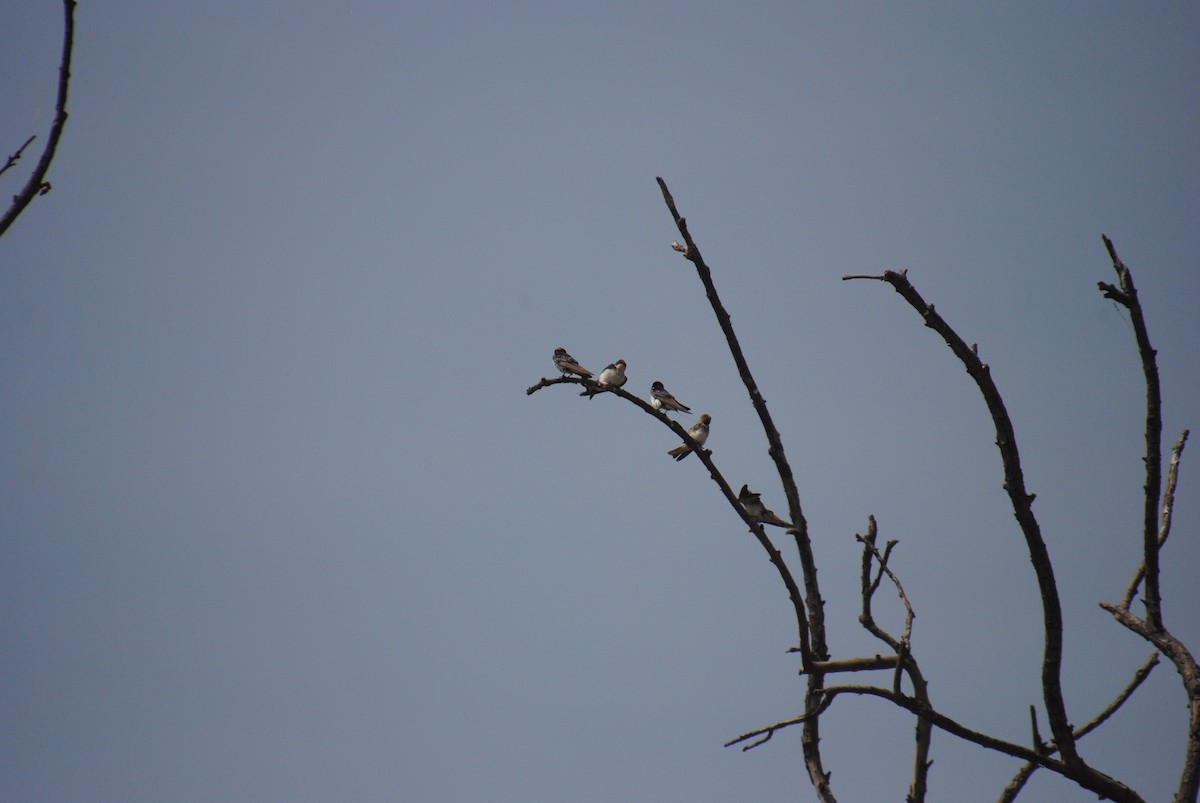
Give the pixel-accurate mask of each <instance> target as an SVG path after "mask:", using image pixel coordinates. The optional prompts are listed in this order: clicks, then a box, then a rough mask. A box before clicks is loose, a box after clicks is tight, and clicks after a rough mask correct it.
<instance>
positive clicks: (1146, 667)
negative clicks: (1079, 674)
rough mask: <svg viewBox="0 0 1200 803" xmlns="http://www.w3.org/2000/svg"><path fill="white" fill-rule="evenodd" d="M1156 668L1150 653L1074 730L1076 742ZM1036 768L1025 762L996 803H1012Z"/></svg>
mask: <svg viewBox="0 0 1200 803" xmlns="http://www.w3.org/2000/svg"><path fill="white" fill-rule="evenodd" d="M1156 666H1158V653H1157V652H1152V653H1150V657H1149V658H1147V659H1146V661H1145V663H1143V664H1142V665H1141V666H1140V667H1138V670H1137V671H1136V672H1134V673H1133V678H1132V679H1131V680H1130V681H1129V683H1127V684H1126V685H1125V688H1123V689H1121V691H1120V692H1119V693H1118V694H1117V696H1116V697H1115V698H1113V700H1112V701H1111V702H1110V703H1109V704H1108V705H1106V706H1105V707H1104V708H1103V709H1102V710H1101V711H1100V713H1098V714H1096V716H1094V717H1092V718H1091V720H1089V721H1088V722H1087V723H1086V724H1084V725H1082V726H1080V727H1078V728H1076V729H1075V738H1076V740H1078V739H1082V738H1083V737H1084V736H1087V735H1088V734H1089V733H1091V732H1092V731H1094V730H1095V729H1096V728H1098V727H1100V726H1101V725H1103V724H1104V723H1105V722H1106V721H1107V720H1108V718H1109V717H1111V716H1112V715H1113V714H1115V713H1117V710H1118V709H1119V708H1120V707H1121V706H1123V705H1124V704H1125V701H1126V700H1128V699H1129V698H1130V697H1132V696H1133V693H1134V692H1135V691H1137V689H1138V687H1139V686H1141V685H1142V683H1143V682H1144V681H1145V680H1146V678H1148V677H1150V672H1151V671H1153V670H1154V667H1156ZM1029 708H1030V712H1031V715H1032V711H1033V706H1030V707H1029ZM1036 727H1037V726H1036V722H1035V725H1034V728H1035V733H1034V746H1035V748H1036V747H1038V741H1039V739H1040V737H1038V736H1037V733H1036ZM1038 752H1041V753H1043V754H1044V755H1048V756H1049V755H1054V754H1055V753H1056V752H1058V748H1057V747H1056V746H1055V745H1054V744H1053V743H1051V744H1048V745H1041V749H1039V750H1038ZM1037 768H1038V765H1037V764H1036V763H1034V762H1032V761H1030V762H1026V763H1025V764H1024V765H1023V766H1022V767H1021V769H1019V770H1017V774H1016V775H1014V776H1013V779H1012V780H1011V781H1009V782H1008V786H1006V787H1004V791H1003V792H1002V793H1001V795H1000V798H999V799H998V801H997V803H1012V801H1014V800H1016V799H1017V795H1018V794H1019V793H1020V791H1021V789H1022V788H1023V787H1024V786H1025V783H1026V782H1027V781H1028V780H1029V778H1030V776H1032V775H1033V773H1034V771H1036V770H1037Z"/></svg>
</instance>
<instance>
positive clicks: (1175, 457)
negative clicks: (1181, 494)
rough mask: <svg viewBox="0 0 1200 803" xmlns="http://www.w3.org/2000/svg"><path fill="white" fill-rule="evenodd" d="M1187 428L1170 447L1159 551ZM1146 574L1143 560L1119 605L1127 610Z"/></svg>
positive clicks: (1164, 538)
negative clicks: (1172, 446)
mask: <svg viewBox="0 0 1200 803" xmlns="http://www.w3.org/2000/svg"><path fill="white" fill-rule="evenodd" d="M1188 433H1189V430H1186V429H1185V430H1184V431H1183V434H1182V435H1180V436H1179V440H1177V441H1175V446H1174V448H1172V449H1171V463H1170V465H1169V466H1168V467H1167V487H1166V489H1165V490H1164V491H1163V501H1162V524H1161V525H1160V526H1159V528H1158V549H1159V551H1160V552H1161V551H1162V548H1163V544H1165V543H1166V542H1167V536H1169V535H1170V534H1171V517H1172V513H1173V511H1174V509H1175V485H1176V483H1177V482H1178V481H1179V459H1180V456H1181V455H1182V454H1183V447H1184V446H1185V445H1186V444H1187V439H1188ZM1145 575H1146V561H1145V560H1143V561H1142V562H1141V563H1140V564H1138V567H1137V571H1135V572H1134V573H1133V578H1132V579H1130V581H1129V585H1128V586H1127V587H1126V589H1125V595H1124V596H1123V597H1121V607H1122V608H1125V609H1126V610H1128V608H1129V606H1130V605H1132V604H1133V598H1134V597H1135V596H1137V592H1138V587H1139V586H1140V585H1141V583H1142V578H1143V577H1144V576H1145Z"/></svg>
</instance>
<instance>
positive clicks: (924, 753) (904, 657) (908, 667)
mask: <svg viewBox="0 0 1200 803" xmlns="http://www.w3.org/2000/svg"><path fill="white" fill-rule="evenodd" d="M878 532H879V530H878V526H877V525H876V523H875V516H873V515H871V516H868V517H867V534H866V535H857V534H856V535H855V536H854V537H855V538H856V539H858V540H859V541H860V542H861V543H862V545H863V556H862V577H861V579H860V585H861V587H862V613H861V614H859V617H858V621H859V622H861V623H862V625H863V627H865V628H866V629H867V631H868V632H869V633H871V634H872V635H874V636H875V637H876V638H878V639H879V640H880V641H882V642H883V643H884V644H887V645H888V646H889V647H891V648H892V649H893V650H895V651H896V663H895V667H894V669H893V674H892V691H893V692H895V693H896V694H900V693H901V684H900V681H901V678H902V677H903V673H905V672H907V673H908V678H909V681H910V682H911V683H912V685H913V697H915V698H916V700H917V701H918V703H920V704H921V705H924V706H930V702H929V686H928V684H927V683H926V682H925V677H924V675H922V674H921V667H920V666H918V664H917V659H916V658H915V657H914V656H913V654H912V625H913V620H914V619H915V618H916V614H915V613H914V612H913V607H912V603H910V602H909V600H908V595H907V594H905V593H904V586H903V585H902V584H901V583H900V578H899V577H897V576H896V575H895V573H894V572H893V571H892V570H891V568H890V567H889V566H888V558H889V557H891V554H892V549H893V548H894V547H895V546H896V544H897V542H896V541H894V540H892V541H888V542H887V545H886V546H885V547H884V550H883V553H882V554H880V552H879V549H878V548H877V547H876V546H875V541H876V538H877V537H878ZM872 557H874V559H875V560H876V561H877V562H878V563H879V571H878V573H876V574H875V577H874V579H872V578H871V558H872ZM885 573H886V574H887V576H888V578H889V579H890V580H891V581H892V584H893V585H895V586H896V591H897V593H898V594H899V595H900V601H901V602H903V603H904V610H905V611H906V614H905V619H904V635H903V636H901V637H900V638H899V639H897V638H896V637H894V636H892V635H891V634H890V633H888V632H887V631H885V630H884V629H883V628H881V627H879V625H878V624H876V622H875V617H874V614H873V613H872V611H871V602H872V600H873V599H874V596H875V592H876V591H877V590H878V589H879V582H880V580H881V579H882V578H883V575H884V574H885ZM932 740H933V726H932V725H931V724H930V723H929V721H928V720H925V719H921V718H919V717H918V718H917V726H916V732H915V733H914V745H913V778H912V783H911V784H910V785H909V788H908V796H907V798H906V800H907V801H908V803H919V802H920V801H923V800H924V799H925V793H926V790H927V788H928V782H929V766H930V764H931V763H932V762H931V761H930V760H929V748H930V745H931V743H932Z"/></svg>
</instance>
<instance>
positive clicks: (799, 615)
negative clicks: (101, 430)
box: [525, 376, 812, 665]
mask: <svg viewBox="0 0 1200 803" xmlns="http://www.w3.org/2000/svg"><path fill="white" fill-rule="evenodd" d="M552 385H582V386H583V387H585V388H588V389H589V390H597V391H606V392H608V393H611V394H613V395H614V396H618V397H620V398H622V399H624V400H625V401H627V402H630V403H631V404H633V405H635V406H636V407H639V408H640V409H641V410H642V412H644V413H646V414H647V415H650V416H653V417H654V418H656V419H658V421H659V422H660V423H662V424H664V425H665V426H666V427H668V428H669V429H670V430H671V431H672V432H674V433H675V434H676V435H678V436H679V437H680V438H681V439H682V440H683V441H684V443H687V444H689V445H691V446H692V450H693V451H694V452H695V453H696V457H698V458H700V461H701V462H702V463H704V466H705V468H707V469H708V473H709V475H710V476H711V477H712V479H713V482H715V483H716V484H717V487H719V488H720V489H721V493H722V494H724V495H725V500H726V501H727V502H729V504H730V505H731V506H732V507H733V509H734V511H736V512H737V514H738V515H739V516H740V517H741V519H742V521H744V522H745V523H746V526H747V527H748V528H749V529H750V532H751V533H753V534H754V537H755V538H756V539H758V543H759V544H760V545H761V546H762V548H763V549H764V550H766V552H767V557H768V559H769V560H770V561H771V563H772V565H774V566H775V569H776V571H778V572H779V577H780V579H781V580H782V581H783V585H784V587H785V588H786V589H787V592H788V597H789V598H790V599H791V601H792V608H793V611H794V612H795V615H796V625H797V631H798V637H799V640H800V653H801V656H802V658H801V660H802V661H804V662H805V664H806V665H807V663H810V662H811V660H812V658H811V656H812V651H811V648H810V646H809V640H808V622H807V619H806V617H805V614H804V601H803V598H802V597H801V595H800V589H799V587H798V586H797V585H796V580H795V578H794V577H792V571H791V569H789V568H788V565H787V564H786V563H785V562H784V560H783V555H782V554H781V553H780V551H779V550H778V549H777V548H776V547H775V544H774V543H773V542H772V541H771V539H770V537H769V536H767V533H766V530H764V529H763V526H762V524H761V523H759V522H758V521H755V520H754V519H753V518H752V517H751V516H750V514H749V513H747V512H746V510H745V508H743V507H742V505H741V503H740V502H738V499H737V494H736V493H735V492H734V491H733V489H732V488H731V487H730V486H729V483H728V482H727V481H726V480H725V477H724V475H722V474H721V472H720V471H719V470H717V467H716V464H715V463H713V460H712V450H710V449H705V448H704V447H703V446H701V445H700V444H698V443H696V441H695V440H694V439H693V438H692V436H691V435H689V434H688V431H687V430H686V429H684V428H683V427H682V426H681V425H680V424H679V423H677V422H676V421H675V420H673V419H672V418H670V417H669V416H667V414H666V413H663V412H661V411H660V410H658V409H657V408H655V407H654V405H652V404H650V403H649V402H647V401H645V400H644V399H641V398H638V397H637V396H634V395H633V394H632V393H629V392H628V391H626V390H624V389H623V388H616V387H611V386H608V385H604V386H601V385H600V384H599V383H598V382H596V381H595V380H592V379H581V378H579V377H574V376H563V377H558V378H555V379H546V378H543V379H542V380H541V381H539V382H537V383H536V384H534V385H531V386H530V387H528V388H526V389H525V395H527V396H532V395H533V394H534V393H537V392H538V391H539V390H541V389H542V388H547V387H550V386H552Z"/></svg>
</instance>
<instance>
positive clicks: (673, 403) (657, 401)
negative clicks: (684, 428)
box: [650, 379, 692, 413]
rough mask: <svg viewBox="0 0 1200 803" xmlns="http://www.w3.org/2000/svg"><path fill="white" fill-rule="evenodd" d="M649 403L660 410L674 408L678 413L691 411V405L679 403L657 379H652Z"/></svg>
mask: <svg viewBox="0 0 1200 803" xmlns="http://www.w3.org/2000/svg"><path fill="white" fill-rule="evenodd" d="M650 403H651V404H653V405H654V407H655V408H656V409H659V410H662V411H663V412H669V411H672V410H674V411H676V412H680V413H690V412H691V411H692V408H691V407H684V406H683V405H682V404H680V403H679V402H678V401H677V400H676V399H675V397H674V396H672V395H671V394H670V393H668V392H667V389H666V388H664V387H663V383H662V382H660V381H658V380H657V379H656V380H654V384H652V385H651V386H650Z"/></svg>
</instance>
